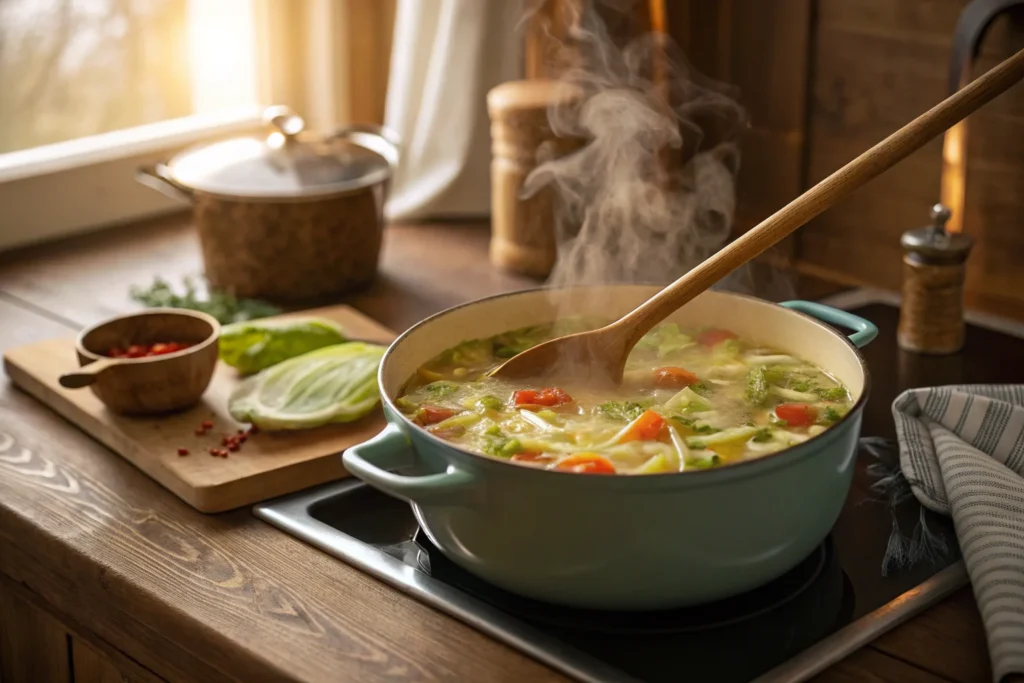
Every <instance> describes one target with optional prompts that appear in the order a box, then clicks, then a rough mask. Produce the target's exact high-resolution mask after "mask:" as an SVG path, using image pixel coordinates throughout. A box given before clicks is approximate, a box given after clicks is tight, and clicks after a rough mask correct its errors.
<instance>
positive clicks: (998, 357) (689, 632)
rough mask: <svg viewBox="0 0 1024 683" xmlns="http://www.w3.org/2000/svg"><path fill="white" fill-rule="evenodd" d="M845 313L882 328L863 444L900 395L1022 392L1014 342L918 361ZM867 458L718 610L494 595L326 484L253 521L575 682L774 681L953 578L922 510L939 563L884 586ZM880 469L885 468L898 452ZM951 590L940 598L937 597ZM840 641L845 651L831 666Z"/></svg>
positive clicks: (916, 509)
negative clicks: (799, 544) (776, 572)
mask: <svg viewBox="0 0 1024 683" xmlns="http://www.w3.org/2000/svg"><path fill="white" fill-rule="evenodd" d="M850 310H851V311H852V312H854V313H856V314H857V315H859V316H861V317H864V318H867V319H868V320H870V321H872V322H874V323H875V324H876V325H877V326H878V328H879V337H878V339H877V340H876V341H875V342H874V343H872V344H871V345H869V346H868V347H867V348H866V349H865V350H864V351H863V353H864V356H865V358H866V359H867V363H868V368H869V372H870V373H871V381H872V394H871V396H870V397H869V401H868V405H867V407H866V408H865V412H864V421H863V428H862V436H864V437H882V438H893V437H894V436H895V429H894V426H893V420H892V415H891V412H890V405H891V404H892V401H893V399H894V398H895V397H896V396H897V395H898V394H899V393H900V392H901V391H903V390H904V389H907V388H912V387H920V386H932V385H940V384H969V383H979V384H989V383H1024V365H1021V364H1019V363H1018V364H1011V363H1007V362H1006V359H1010V358H1020V357H1022V356H1024V339H1021V338H1019V337H1015V336H1013V335H1010V334H1005V333H1003V332H997V331H993V330H991V329H987V328H983V327H980V326H975V325H970V326H969V327H968V330H967V341H966V345H965V347H964V350H963V351H962V352H961V353H960V354H957V355H954V356H934V357H928V356H919V355H915V354H909V353H905V352H903V351H900V350H899V348H898V347H897V346H896V343H895V336H896V323H897V319H898V309H896V308H895V307H893V306H891V305H888V304H884V303H873V304H868V305H864V306H859V307H856V308H851V309H850ZM868 450H869V449H867V448H862V449H861V453H860V455H859V459H858V465H857V470H856V474H855V476H854V482H853V485H852V487H851V490H850V494H849V497H848V499H847V501H846V505H845V507H844V508H843V511H842V513H841V514H840V517H839V520H838V522H837V523H836V526H835V527H834V529H833V531H832V533H831V534H830V536H829V537H828V538H827V539H826V541H825V542H824V543H823V544H822V545H821V546H820V547H819V548H817V549H816V550H815V551H814V552H813V553H811V555H809V556H808V557H807V558H806V559H805V560H804V561H803V562H802V563H801V564H800V565H798V566H797V567H796V568H794V569H793V570H792V571H790V572H789V573H787V574H786V575H784V576H782V577H780V578H779V579H777V580H775V581H773V582H772V583H770V584H768V585H766V586H763V587H761V588H758V589H756V590H754V591H751V592H750V593H747V594H744V595H740V596H736V597H733V598H729V599H727V600H723V601H720V602H716V603H712V604H707V605H701V606H698V607H693V608H686V609H676V610H666V611H661V612H649V613H643V614H632V613H628V614H627V613H615V612H596V611H589V610H578V609H572V608H565V607H559V606H554V605H549V604H545V603H541V602H538V601H534V600H530V599H527V598H522V597H519V596H515V595H512V594H510V593H507V592H505V591H503V590H501V589H498V588H496V587H494V586H491V585H489V584H487V583H486V582H484V581H482V580H480V579H478V578H476V577H475V576H473V575H471V574H469V573H468V572H465V571H464V570H462V569H461V568H459V567H457V566H456V565H454V564H453V563H452V562H450V561H449V560H447V559H446V558H445V557H444V556H443V555H442V554H441V553H440V552H439V551H438V550H437V549H436V548H435V547H434V546H433V545H432V544H431V543H430V541H429V540H428V539H427V538H426V537H425V535H424V534H423V533H422V532H421V531H420V530H419V529H418V527H417V524H416V521H415V519H414V518H413V515H412V512H411V510H410V508H409V506H408V505H406V504H405V503H402V502H400V501H398V500H395V499H392V498H389V497H387V496H385V495H383V494H381V493H378V492H377V491H376V490H374V489H371V488H369V487H367V486H365V485H362V484H360V483H358V482H343V483H340V484H332V485H328V487H324V488H323V489H321V493H316V492H314V493H312V494H310V493H302V494H297V495H296V496H291V497H289V498H287V499H282V501H280V502H271V503H269V504H265V505H261V506H258V507H257V510H256V511H257V514H258V515H260V516H261V517H263V518H264V519H266V520H268V521H270V522H271V523H274V524H276V525H278V526H281V527H282V528H284V529H286V530H288V531H291V532H292V533H295V534H296V535H298V536H300V537H301V538H304V539H305V540H307V541H309V542H311V543H313V544H314V545H318V546H319V547H321V548H323V549H325V550H327V551H328V552H331V553H333V554H336V555H338V556H339V557H341V558H342V559H345V560H348V561H350V562H352V563H353V564H355V565H357V566H359V567H360V568H362V569H364V570H366V571H369V572H371V573H373V574H376V575H377V576H379V577H381V578H383V579H384V580H387V581H389V582H391V583H392V584H394V585H395V586H396V587H398V588H400V589H402V590H405V591H407V592H410V593H412V594H413V595H416V596H418V597H420V598H422V599H424V600H425V601H427V602H430V603H431V604H434V605H435V606H437V607H439V608H441V609H445V610H446V611H448V612H450V613H452V614H454V615H455V616H457V617H459V618H462V619H463V620H465V621H467V622H469V623H471V624H473V625H475V626H477V627H478V628H482V629H483V630H485V631H488V632H489V633H492V634H493V635H496V636H498V637H504V638H505V639H506V640H507V641H508V642H510V643H511V644H513V645H515V646H517V647H520V648H521V649H524V650H526V651H528V652H529V653H530V654H533V655H534V656H538V657H539V658H541V659H543V660H544V661H546V662H548V663H549V664H552V665H553V666H557V667H560V668H562V669H563V670H564V671H566V672H567V673H571V674H573V675H575V676H577V677H579V678H581V679H585V680H601V681H605V680H624V681H630V680H632V681H649V682H650V683H660V682H662V681H666V682H667V681H682V680H686V681H716V682H719V683H729V682H732V681H749V680H752V679H755V678H758V677H760V676H764V675H765V674H767V673H768V672H772V671H773V670H774V671H775V672H780V671H781V670H780V669H776V667H779V666H780V665H783V664H784V663H787V662H789V661H793V658H794V657H796V656H797V655H801V657H802V658H803V659H805V660H806V659H809V658H813V657H810V656H809V655H808V653H812V654H813V656H814V657H818V658H823V657H826V655H828V652H827V650H829V649H831V655H829V656H832V657H833V661H834V658H838V656H841V655H842V654H845V652H848V651H850V650H852V649H854V648H855V647H857V646H859V644H860V643H859V642H856V643H855V642H853V641H850V640H849V638H848V637H847V636H846V634H848V633H851V632H855V631H857V630H858V629H856V628H853V627H851V625H855V626H864V627H865V628H867V625H868V622H870V621H871V620H872V619H878V618H879V617H878V615H879V614H880V613H881V612H884V611H885V610H886V609H887V606H891V605H894V604H896V603H894V602H893V601H894V600H896V598H900V597H901V596H905V594H906V593H907V592H908V591H911V590H912V589H915V588H917V587H918V586H920V585H921V584H922V583H923V582H926V581H928V580H929V579H931V580H932V582H934V581H935V579H934V578H933V577H936V575H937V574H939V573H940V572H943V570H947V571H946V572H943V574H948V575H951V576H952V574H950V572H952V571H953V569H952V566H953V565H956V564H958V563H959V556H958V553H957V551H956V540H955V535H954V532H953V527H952V523H951V522H950V521H949V520H947V519H945V518H942V517H939V516H936V515H933V514H932V513H930V512H928V511H924V513H923V514H924V515H925V517H926V520H927V523H928V526H929V529H930V530H931V531H932V532H933V533H935V534H938V535H939V536H940V537H941V538H942V539H943V540H944V541H945V542H946V545H947V547H948V548H950V551H949V552H947V553H945V554H941V555H938V556H936V557H932V558H930V559H928V560H922V561H919V562H917V563H916V564H914V565H913V566H909V567H897V568H890V569H889V571H888V572H887V573H886V574H885V575H883V571H882V559H883V557H884V555H885V553H886V547H887V545H888V543H889V537H890V533H891V531H892V528H893V519H892V512H891V510H890V506H889V502H888V500H887V499H885V498H884V497H883V496H881V495H880V494H879V493H877V492H875V491H873V490H872V488H871V487H872V484H874V483H875V481H876V479H875V478H874V476H872V475H871V474H869V472H868V467H869V466H870V465H872V464H873V463H876V462H877V458H878V453H877V449H876V450H875V454H874V455H872V454H870V453H869V452H868ZM882 459H883V460H886V459H888V460H889V464H890V465H893V464H895V453H891V454H888V455H885V454H883V455H882ZM921 514H922V509H921V507H920V506H919V505H918V504H917V502H916V501H915V500H913V499H912V498H911V499H909V500H907V501H905V502H903V503H901V504H900V505H898V506H897V507H896V509H895V515H896V518H897V519H898V522H899V524H900V526H901V527H902V528H903V529H905V530H907V531H908V532H909V531H911V530H913V529H914V527H915V525H916V524H917V523H918V520H919V516H920V515H921ZM338 532H340V533H338ZM331 534H334V536H331ZM384 558H387V559H384ZM954 573H955V575H956V576H957V577H958V578H957V579H956V580H957V581H959V582H960V583H962V582H963V581H964V580H965V579H964V577H963V574H962V572H958V573H957V572H954ZM947 583H948V581H947ZM957 585H960V584H959V583H958V584H957ZM955 587H956V586H949V585H947V586H945V592H948V591H949V590H951V589H952V588H955ZM917 592H919V593H920V592H921V591H917ZM940 598H941V595H935V596H934V597H933V599H940ZM923 607H924V605H922V606H921V607H919V608H918V609H923ZM904 618H905V617H904ZM891 625H892V624H891V623H890V624H889V625H888V626H887V627H886V628H889V627H891ZM859 630H864V629H859ZM877 632H878V631H877V629H876V630H875V631H874V633H875V634H876V635H877ZM851 637H852V636H851ZM844 638H846V641H847V642H846V645H847V646H848V647H847V648H846V649H845V650H843V651H842V652H840V653H838V654H837V652H836V648H837V647H839V645H841V641H843V639H844ZM826 645H827V646H828V647H827V648H826V647H825V646H826ZM808 648H811V649H810V650H809V649H808ZM818 650H820V651H821V654H820V655H819V654H817V651H818ZM812 663H813V662H812ZM822 666H824V664H822ZM818 668H821V667H818ZM814 670H816V669H814V668H813V667H812V668H808V667H807V665H804V664H801V666H800V667H797V668H795V669H794V670H792V671H787V672H786V673H785V674H782V673H778V675H777V679H778V680H801V679H803V678H805V677H806V676H807V675H809V674H810V673H813V671H814Z"/></svg>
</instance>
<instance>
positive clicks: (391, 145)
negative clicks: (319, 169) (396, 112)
mask: <svg viewBox="0 0 1024 683" xmlns="http://www.w3.org/2000/svg"><path fill="white" fill-rule="evenodd" d="M327 139H328V140H351V141H352V142H354V143H355V144H357V145H359V146H360V147H365V148H367V149H369V150H372V151H374V152H376V153H377V154H379V155H381V156H382V157H384V158H385V159H386V160H387V162H388V166H390V167H391V170H392V171H394V170H395V167H396V166H398V158H399V156H400V155H401V148H402V140H401V138H400V137H399V135H398V133H396V132H395V131H393V130H391V129H390V128H387V127H385V126H377V125H374V124H369V123H365V124H355V125H352V126H346V127H345V128H342V129H341V130H337V131H335V132H333V133H331V135H330V136H329V137H328V138H327Z"/></svg>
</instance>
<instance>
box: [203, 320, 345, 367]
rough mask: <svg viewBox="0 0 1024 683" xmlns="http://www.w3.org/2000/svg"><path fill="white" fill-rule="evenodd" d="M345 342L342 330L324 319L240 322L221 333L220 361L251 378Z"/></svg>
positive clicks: (222, 330)
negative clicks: (289, 360) (294, 359)
mask: <svg viewBox="0 0 1024 683" xmlns="http://www.w3.org/2000/svg"><path fill="white" fill-rule="evenodd" d="M344 341H346V337H345V333H344V331H343V330H342V329H341V327H339V326H338V325H336V324H335V323H333V322H331V321H330V320H323V319H321V318H293V319H291V320H289V319H285V320H253V321H246V322H239V323H233V324H231V325H225V326H224V327H223V328H222V329H221V332H220V359H221V360H222V361H224V362H225V363H227V364H228V365H230V366H232V367H234V368H238V369H239V370H240V371H241V372H243V373H245V374H252V373H254V372H259V371H260V370H264V369H266V368H269V367H271V366H272V365H277V364H278V363H280V362H282V361H286V360H288V359H289V358H294V357H296V356H301V355H302V354H304V353H308V352H310V351H315V350H316V349H320V348H323V347H325V346H333V345H335V344H341V343H342V342H344Z"/></svg>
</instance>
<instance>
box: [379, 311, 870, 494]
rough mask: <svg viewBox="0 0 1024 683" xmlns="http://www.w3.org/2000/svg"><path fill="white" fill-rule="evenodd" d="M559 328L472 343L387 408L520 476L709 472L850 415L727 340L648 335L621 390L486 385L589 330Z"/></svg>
mask: <svg viewBox="0 0 1024 683" xmlns="http://www.w3.org/2000/svg"><path fill="white" fill-rule="evenodd" d="M594 327H597V323H595V321H593V320H591V319H583V318H574V319H567V320H559V321H557V322H555V323H551V324H547V325H538V326H534V327H529V328H523V329H520V330H514V331H511V332H507V333H504V334H500V335H497V336H495V337H492V338H490V339H475V340H472V341H467V342H464V343H462V344H459V345H458V346H456V347H454V348H451V349H449V350H447V351H445V352H444V353H442V354H441V355H439V356H438V357H436V358H434V359H432V360H431V361H429V362H427V363H426V364H424V365H423V366H422V367H421V368H419V370H418V371H417V373H416V375H415V376H414V377H413V378H412V379H411V380H410V381H409V383H408V384H407V386H406V388H405V390H404V392H403V395H402V396H401V397H400V398H399V399H398V400H397V401H396V405H397V406H398V408H399V409H400V410H401V411H403V412H404V413H405V414H406V415H407V416H409V417H410V419H412V420H413V421H415V422H416V423H417V424H419V425H421V426H423V427H424V428H425V429H426V430H427V431H429V432H431V433H432V434H433V435H434V436H437V437H439V438H441V439H444V440H446V441H450V442H451V443H453V444H455V445H457V446H460V447H462V448H465V449H468V450H472V451H476V452H478V453H483V454H485V455H488V456H491V457H494V458H500V459H506V460H510V461H512V462H515V463H519V464H522V465H525V466H529V467H540V468H547V469H555V470H562V471H567V472H581V473H601V474H616V473H618V474H656V473H663V472H679V471H685V470H698V469H708V468H711V467H716V466H719V465H723V464H727V463H730V462H736V461H740V460H748V459H751V458H759V457H762V456H764V455H767V454H769V453H774V452H776V451H780V450H782V449H784V448H788V447H790V446H793V445H795V444H798V443H800V442H802V441H805V440H807V439H809V438H810V437H812V436H815V435H817V434H819V433H821V432H822V431H824V430H826V429H827V428H828V427H829V425H831V424H833V423H834V422H836V421H838V420H839V419H840V418H841V417H842V416H844V415H845V414H846V413H847V411H848V410H849V409H850V406H851V404H852V401H851V397H850V394H849V392H848V391H847V389H846V388H845V387H844V386H843V385H842V384H840V383H839V382H838V381H837V380H836V379H835V378H833V377H831V376H830V375H828V374H827V373H825V372H823V371H822V370H820V369H819V368H817V367H815V366H813V365H811V364H809V363H806V362H804V361H803V360H801V359H799V358H796V357H794V356H791V355H789V354H786V353H783V352H781V351H778V350H775V349H770V348H764V347H759V346H756V345H753V344H751V343H748V342H747V341H745V340H743V339H740V338H738V337H737V336H736V335H735V334H733V333H732V332H730V331H728V330H722V329H699V330H686V331H684V330H680V329H679V327H678V326H677V325H675V324H674V323H668V324H663V325H660V326H658V327H656V328H655V329H654V330H652V331H651V332H650V333H649V334H647V335H646V336H645V337H644V338H643V339H641V340H640V342H639V343H637V345H636V347H635V348H634V349H633V352H632V353H631V354H630V356H629V360H628V362H627V364H626V371H625V374H624V377H623V382H622V385H621V386H620V387H619V388H618V389H598V388H594V387H587V386H586V385H580V386H575V385H571V386H567V385H561V386H549V385H542V384H536V383H534V384H531V383H524V382H509V381H507V380H496V379H491V378H488V377H486V374H487V373H488V372H489V371H490V370H491V369H493V368H495V367H497V366H498V365H500V364H501V363H502V362H503V361H504V360H505V359H507V358H511V357H512V356H514V355H516V354H517V353H520V352H521V351H524V350H526V349H528V348H530V347H531V346H534V345H536V344H539V343H540V342H542V341H545V340H547V339H551V338H553V337H556V336H560V335H563V334H568V333H570V332H574V331H580V330H584V329H593V328H594Z"/></svg>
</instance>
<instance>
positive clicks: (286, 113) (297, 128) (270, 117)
mask: <svg viewBox="0 0 1024 683" xmlns="http://www.w3.org/2000/svg"><path fill="white" fill-rule="evenodd" d="M263 120H264V121H266V122H267V123H268V124H270V125H271V126H273V127H274V128H276V129H277V130H278V132H280V133H281V135H283V136H285V137H286V138H288V139H291V138H294V137H295V136H296V135H298V134H299V133H301V132H302V131H303V129H305V127H306V122H305V121H304V120H303V119H302V117H301V116H299V115H298V114H296V113H295V112H293V111H292V110H291V109H289V108H288V107H285V106H284V105H278V106H275V107H268V108H267V109H266V110H264V112H263Z"/></svg>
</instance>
